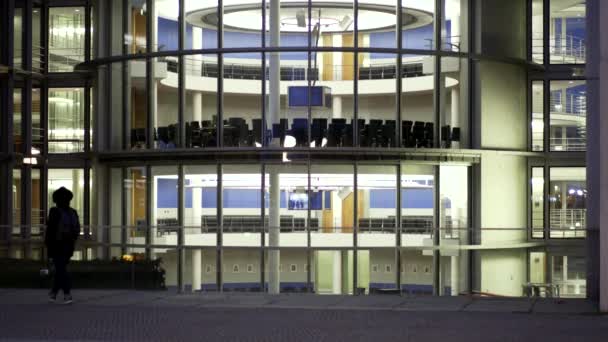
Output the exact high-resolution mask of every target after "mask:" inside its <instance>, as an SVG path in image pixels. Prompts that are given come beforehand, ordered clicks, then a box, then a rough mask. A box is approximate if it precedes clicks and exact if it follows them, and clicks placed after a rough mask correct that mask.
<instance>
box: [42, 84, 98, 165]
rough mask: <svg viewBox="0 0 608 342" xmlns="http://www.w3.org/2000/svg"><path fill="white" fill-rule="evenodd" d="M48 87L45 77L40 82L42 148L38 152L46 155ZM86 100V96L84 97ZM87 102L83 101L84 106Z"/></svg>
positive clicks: (47, 146)
mask: <svg viewBox="0 0 608 342" xmlns="http://www.w3.org/2000/svg"><path fill="white" fill-rule="evenodd" d="M48 98H49V88H48V81H47V80H46V78H45V79H43V80H42V82H41V87H40V126H41V127H40V128H41V135H42V149H41V151H40V153H41V154H42V155H43V156H47V155H48V153H49V134H48V132H49V101H48ZM85 100H86V98H85ZM86 106H87V104H86V103H85V108H86Z"/></svg>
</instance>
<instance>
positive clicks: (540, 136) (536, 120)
mask: <svg viewBox="0 0 608 342" xmlns="http://www.w3.org/2000/svg"><path fill="white" fill-rule="evenodd" d="M544 90H545V85H544V83H543V81H533V82H532V127H531V129H532V151H544V149H545V138H544V136H545V135H544V132H545V119H544V117H545V95H544V94H545V91H544Z"/></svg>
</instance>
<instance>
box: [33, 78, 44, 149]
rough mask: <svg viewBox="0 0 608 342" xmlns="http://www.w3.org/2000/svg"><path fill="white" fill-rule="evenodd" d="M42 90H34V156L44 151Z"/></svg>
mask: <svg viewBox="0 0 608 342" xmlns="http://www.w3.org/2000/svg"><path fill="white" fill-rule="evenodd" d="M40 99H41V96H40V88H33V89H32V150H31V152H32V154H37V153H39V152H40V151H42V150H43V140H44V131H43V128H42V122H41V121H40V120H41V118H42V117H41V115H40V110H41V105H42V103H41V102H40Z"/></svg>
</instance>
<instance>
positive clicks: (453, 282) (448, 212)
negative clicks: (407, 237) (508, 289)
mask: <svg viewBox="0 0 608 342" xmlns="http://www.w3.org/2000/svg"><path fill="white" fill-rule="evenodd" d="M439 177H440V178H439V180H440V182H439V184H440V186H439V212H438V215H439V226H440V234H441V235H440V238H439V244H440V246H441V247H442V248H441V250H440V257H441V261H440V272H441V273H440V278H439V279H440V285H439V287H440V293H443V294H444V295H452V296H457V295H459V294H460V292H461V291H466V290H467V289H466V288H465V286H466V283H467V281H466V279H467V277H468V276H467V274H468V265H469V263H468V257H469V252H468V251H466V250H459V249H458V246H461V245H468V244H469V240H470V233H471V232H470V231H469V228H470V226H469V220H468V212H469V211H468V208H469V185H468V183H469V182H468V166H466V165H448V164H442V165H440V166H439Z"/></svg>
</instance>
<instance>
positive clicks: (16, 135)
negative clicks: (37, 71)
mask: <svg viewBox="0 0 608 342" xmlns="http://www.w3.org/2000/svg"><path fill="white" fill-rule="evenodd" d="M22 108H23V103H22V89H18V88H15V89H13V144H14V150H15V152H23V134H22V124H21V118H22V117H23V116H22V114H21V110H22Z"/></svg>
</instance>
